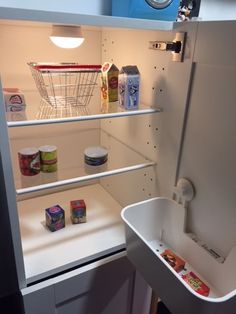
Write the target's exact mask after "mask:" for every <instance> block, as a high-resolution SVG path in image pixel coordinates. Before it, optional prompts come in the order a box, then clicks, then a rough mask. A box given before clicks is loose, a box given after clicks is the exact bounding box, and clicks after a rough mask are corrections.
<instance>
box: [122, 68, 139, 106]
mask: <svg viewBox="0 0 236 314" xmlns="http://www.w3.org/2000/svg"><path fill="white" fill-rule="evenodd" d="M118 85H119V105H120V106H121V107H123V108H124V109H126V110H131V109H138V107H139V89H140V74H139V70H138V68H137V66H135V65H128V66H124V67H122V68H121V71H120V74H119V79H118Z"/></svg>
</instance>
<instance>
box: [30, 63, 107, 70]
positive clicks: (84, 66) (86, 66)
mask: <svg viewBox="0 0 236 314" xmlns="http://www.w3.org/2000/svg"><path fill="white" fill-rule="evenodd" d="M33 67H34V68H35V69H36V70H43V69H44V70H45V69H51V70H57V69H58V70H59V69H89V70H90V69H91V70H101V68H102V66H101V65H97V64H58V65H57V64H53V65H50V64H40V65H37V64H36V65H33Z"/></svg>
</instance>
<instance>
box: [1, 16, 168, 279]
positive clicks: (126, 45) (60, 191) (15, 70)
mask: <svg viewBox="0 0 236 314" xmlns="http://www.w3.org/2000/svg"><path fill="white" fill-rule="evenodd" d="M0 26H1V27H0V40H1V42H2V43H3V44H2V47H3V49H1V60H0V67H1V80H2V85H3V87H18V88H20V89H21V90H22V91H23V93H24V96H25V98H26V112H25V116H17V114H16V115H7V118H8V122H9V128H8V133H9V139H10V148H11V159H12V167H13V173H14V182H15V188H16V191H17V200H18V201H17V208H18V215H19V223H20V230H21V240H22V248H23V256H24V266H25V274H26V282H27V283H32V282H35V281H36V280H41V279H43V278H46V277H48V276H50V275H55V274H56V273H58V272H60V271H64V270H66V269H69V268H71V267H74V266H78V265H81V264H83V263H85V262H88V261H91V260H94V259H96V258H100V257H102V256H105V255H107V254H110V253H112V252H116V251H118V250H120V249H124V248H125V239H124V229H123V223H122V222H121V218H120V212H121V209H122V207H123V206H125V205H127V204H131V203H133V202H137V201H140V200H144V199H147V198H151V197H154V196H156V195H158V194H159V187H158V180H157V162H158V154H159V152H158V147H159V137H160V133H161V126H160V124H159V115H160V113H159V112H156V111H157V110H158V109H159V108H160V106H159V104H158V98H159V95H160V97H161V96H162V95H161V94H163V93H164V91H163V87H162V85H163V84H162V82H163V81H164V80H165V76H166V71H167V65H168V62H169V57H170V56H169V55H167V54H160V56H159V58H158V59H157V58H156V52H155V51H151V50H148V41H149V40H156V38H157V36H159V38H160V37H162V38H165V39H168V38H171V36H172V35H171V33H168V32H163V31H162V32H160V31H140V30H139V31H137V30H121V29H102V28H98V27H86V26H83V28H82V30H83V34H84V37H85V42H84V44H83V45H82V46H81V47H79V48H77V49H72V50H67V49H60V48H58V47H56V46H54V45H53V44H52V43H51V42H50V40H49V35H50V32H51V25H50V24H47V23H31V22H30V23H29V22H19V21H18V22H17V21H4V22H3V21H2V22H1V25H0ZM123 50H124V51H125V53H121V52H122V51H123ZM145 54H149V57H148V58H143V56H144V55H145ZM32 61H33V62H78V63H81V64H102V63H103V62H105V61H109V62H113V63H115V64H116V65H117V67H119V68H120V67H121V66H123V65H130V64H132V65H134V64H135V65H137V66H138V68H139V71H140V73H141V93H140V95H141V104H142V106H141V110H142V109H143V108H144V110H146V108H147V112H148V110H151V111H150V112H152V114H146V115H139V112H138V111H137V112H136V111H133V112H132V111H128V112H125V114H124V117H122V115H123V113H122V112H121V111H120V108H119V107H117V106H116V105H115V107H116V109H115V110H117V115H118V117H115V115H113V113H112V114H111V115H109V114H108V118H107V119H101V118H100V116H99V115H98V113H99V112H100V108H101V101H100V81H99V80H98V82H97V83H98V84H97V86H96V87H95V91H94V95H93V96H92V98H91V102H90V104H89V106H88V108H87V109H88V111H89V114H91V115H96V117H95V119H92V120H91V119H90V118H89V115H88V116H87V118H85V120H83V119H82V121H76V122H70V121H69V122H68V121H66V122H65V123H55V124H54V123H48V121H49V120H47V121H46V123H42V124H41V125H27V121H33V122H32V124H34V123H35V119H36V115H37V113H38V112H39V110H40V104H41V99H40V95H39V93H38V90H37V88H36V86H35V82H34V80H33V78H32V75H31V72H30V69H29V66H28V65H27V63H28V62H32ZM162 97H163V96H162ZM112 106H113V107H114V104H112ZM149 108H150V109H149ZM136 113H137V115H136ZM20 114H21V113H20ZM119 114H121V116H120V117H119ZM126 114H127V115H131V116H127V117H125V115H126ZM132 115H134V116H132ZM44 118H45V119H46V118H47V117H44ZM82 118H83V116H82ZM18 122H20V123H21V122H23V123H25V122H26V124H25V126H18V125H17V123H18ZM41 145H56V146H57V148H58V171H57V172H54V173H42V172H41V173H40V174H39V175H35V176H32V177H27V176H23V175H21V173H20V170H19V164H18V151H19V150H20V149H22V148H24V147H36V148H38V147H39V146H41ZM98 145H101V146H104V147H105V148H107V150H108V162H107V163H106V164H105V165H103V166H100V167H99V169H98V170H96V171H95V170H94V169H93V167H89V166H86V165H85V164H84V150H85V148H86V147H89V146H98ZM65 182H66V184H65ZM73 199H84V200H85V203H86V205H87V222H86V223H84V224H78V225H73V224H72V223H71V221H70V212H69V202H70V200H73ZM56 204H59V205H60V206H61V207H62V208H64V209H65V212H66V227H65V228H64V229H62V230H59V231H57V232H54V233H52V232H50V231H48V230H47V229H46V228H45V209H46V208H48V207H50V206H53V205H56Z"/></svg>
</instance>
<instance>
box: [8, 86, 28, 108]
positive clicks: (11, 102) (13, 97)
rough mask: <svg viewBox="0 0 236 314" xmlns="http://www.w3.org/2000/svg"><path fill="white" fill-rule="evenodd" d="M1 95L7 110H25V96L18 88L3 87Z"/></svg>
mask: <svg viewBox="0 0 236 314" xmlns="http://www.w3.org/2000/svg"><path fill="white" fill-rule="evenodd" d="M3 96H4V102H5V108H6V111H7V112H18V111H25V106H26V104H25V97H24V94H23V93H22V92H21V91H20V90H19V89H18V88H3Z"/></svg>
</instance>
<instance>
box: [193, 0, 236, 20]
mask: <svg viewBox="0 0 236 314" xmlns="http://www.w3.org/2000/svg"><path fill="white" fill-rule="evenodd" d="M199 17H200V18H201V19H202V20H204V21H214V20H235V19H236V1H235V0H225V1H221V0H201V7H200V12H199Z"/></svg>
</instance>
